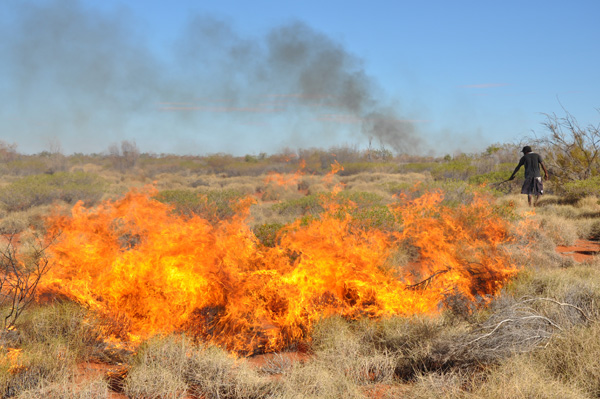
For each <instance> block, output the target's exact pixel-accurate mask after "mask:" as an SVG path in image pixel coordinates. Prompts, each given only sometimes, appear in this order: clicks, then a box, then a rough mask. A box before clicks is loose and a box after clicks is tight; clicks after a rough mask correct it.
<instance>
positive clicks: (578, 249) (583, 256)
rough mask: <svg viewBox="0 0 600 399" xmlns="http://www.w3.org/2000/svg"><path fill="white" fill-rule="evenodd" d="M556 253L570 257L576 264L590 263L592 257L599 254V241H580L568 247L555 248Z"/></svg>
mask: <svg viewBox="0 0 600 399" xmlns="http://www.w3.org/2000/svg"><path fill="white" fill-rule="evenodd" d="M556 252H558V253H559V254H561V255H563V256H570V257H571V258H573V259H575V261H577V262H590V261H592V259H593V258H594V256H596V255H598V254H600V241H598V240H581V239H580V240H577V241H575V243H573V245H570V246H565V245H559V246H557V247H556Z"/></svg>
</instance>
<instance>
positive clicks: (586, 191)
mask: <svg viewBox="0 0 600 399" xmlns="http://www.w3.org/2000/svg"><path fill="white" fill-rule="evenodd" d="M561 188H562V190H561V191H562V193H563V195H564V196H565V197H566V199H567V200H568V201H573V202H575V201H577V200H580V199H582V198H584V197H588V196H591V195H594V196H596V197H600V176H594V177H590V178H589V179H584V180H575V181H570V182H566V183H564V184H563V185H562V187H561Z"/></svg>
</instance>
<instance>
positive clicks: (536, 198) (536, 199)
mask: <svg viewBox="0 0 600 399" xmlns="http://www.w3.org/2000/svg"><path fill="white" fill-rule="evenodd" d="M539 200H540V196H539V195H536V196H535V198H534V200H533V206H537V203H538V201H539Z"/></svg>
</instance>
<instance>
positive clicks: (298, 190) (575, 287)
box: [0, 118, 600, 399]
mask: <svg viewBox="0 0 600 399" xmlns="http://www.w3.org/2000/svg"><path fill="white" fill-rule="evenodd" d="M561 122H562V123H563V125H561V124H560V123H561ZM567 122H572V121H571V120H570V119H568V118H567V119H564V120H562V119H556V118H555V119H552V118H549V121H548V124H549V125H548V128H549V129H550V130H551V133H552V136H550V139H549V140H546V142H540V143H539V147H537V148H536V147H534V151H536V150H538V148H539V152H540V153H542V155H544V156H545V157H546V159H549V165H548V167H549V169H550V170H549V171H550V174H551V176H552V179H551V180H550V181H548V182H546V183H545V186H546V187H545V188H546V190H545V192H546V193H545V195H544V196H543V198H542V199H541V200H540V202H539V204H538V207H537V208H536V209H535V210H532V209H530V208H528V207H527V201H526V199H525V198H524V196H522V195H520V194H519V192H520V181H519V176H517V179H516V180H514V181H511V182H502V181H503V180H505V179H507V178H508V177H509V176H510V173H511V172H512V170H513V169H514V166H515V165H516V163H517V162H518V158H519V153H518V151H519V149H520V145H512V144H503V145H493V146H490V147H489V148H487V149H486V151H484V152H483V153H478V154H455V155H447V156H445V157H440V158H434V157H417V156H400V155H398V156H392V154H391V153H390V152H389V151H383V150H382V151H377V152H372V153H369V152H368V151H362V150H358V149H353V148H333V149H328V150H322V149H307V150H301V151H292V150H284V151H282V152H281V153H278V154H272V155H268V154H248V155H246V156H243V157H234V156H231V155H228V154H212V155H207V156H176V155H170V154H160V155H157V154H144V153H140V152H139V151H138V150H137V148H136V147H135V144H134V143H121V144H120V145H118V146H117V145H115V146H111V148H110V149H109V151H108V152H106V153H104V154H91V155H86V154H73V155H69V156H64V155H61V154H46V153H42V154H35V155H24V154H20V153H18V152H17V148H16V146H15V145H11V144H7V143H0V171H1V172H2V173H1V174H0V231H1V233H2V237H5V238H6V239H10V240H9V241H6V242H5V243H3V244H2V246H1V247H0V258H1V259H2V260H1V262H0V266H1V267H2V272H1V273H0V274H1V275H2V276H4V277H2V278H3V281H4V284H3V285H0V291H1V292H2V295H3V297H6V295H7V294H10V293H12V294H13V296H12V297H10V298H11V301H9V302H6V301H5V302H0V304H2V306H3V307H2V309H0V311H2V312H1V313H0V314H2V315H3V316H6V315H9V316H8V317H7V318H6V319H4V318H3V319H4V320H6V321H8V322H5V327H6V328H4V329H3V330H2V332H1V333H0V398H9V397H15V398H109V397H128V398H139V399H142V398H143V399H148V398H221V399H222V398H257V399H258V398H332V399H333V398H340V397H345V398H370V397H375V398H396V397H404V398H415V399H416V398H436V399H445V398H595V397H598V396H600V367H599V366H598V358H599V357H600V341H599V340H598V339H597V337H598V335H599V334H600V307H599V304H600V258H598V257H596V256H588V257H587V258H586V260H585V261H577V260H574V259H573V258H571V257H568V256H564V255H560V254H558V253H557V252H556V247H557V246H569V245H573V244H575V243H577V242H578V240H597V239H599V238H600V203H599V200H598V195H600V189H598V187H599V185H598V184H597V183H598V178H599V176H598V175H597V172H598V171H600V168H599V167H598V163H597V162H598V161H597V160H595V159H594V161H593V165H588V164H585V165H582V164H581V163H582V162H583V160H584V159H589V157H587V158H586V156H585V154H583V155H582V154H581V151H586V148H587V147H585V148H583V147H582V148H579V149H574V150H573V152H571V153H567V154H565V153H563V155H560V154H561V153H560V151H559V150H561V145H564V143H567V144H568V142H569V140H575V141H576V140H577V139H578V137H577V136H576V135H575V136H574V137H573V134H577V133H580V134H592V133H594V132H590V131H589V130H581V129H580V130H579V131H577V130H571V131H569V130H568V126H567V125H564V124H566V123H567ZM561 126H562V129H563V130H559V128H560V127H561ZM579 138H581V137H579ZM583 139H585V137H583ZM560 140H562V141H560ZM536 152H538V151H536ZM336 154H339V157H337V156H336ZM382 154H383V155H382ZM568 162H570V164H569V163H568ZM578 162H579V163H578ZM555 164H556V165H555ZM569 165H578V166H572V169H573V171H574V173H577V177H576V178H572V179H570V178H568V175H567V174H565V173H563V172H561V173H559V172H558V169H556V168H558V167H559V166H560V167H561V168H562V169H564V168H568V167H571V166H569ZM339 166H341V167H343V169H341V168H340V167H339ZM332 168H333V169H334V171H335V172H336V173H332ZM553 168H554V169H553ZM335 169H337V170H335ZM521 174H522V171H521ZM520 178H521V181H522V175H521V176H520ZM148 186H151V187H153V190H154V191H153V194H152V195H153V198H154V199H156V200H157V201H160V202H161V203H164V204H169V205H170V206H171V207H172V208H171V211H172V212H174V213H176V214H181V215H184V216H185V217H189V218H192V217H196V216H200V217H202V218H203V219H205V220H207V221H208V223H211V224H215V225H216V224H219V223H225V222H227V221H229V220H232V219H233V218H235V217H238V216H237V215H238V209H239V208H238V206H239V203H240V201H246V200H248V198H250V200H248V201H251V202H252V204H251V205H250V207H249V214H248V215H245V217H246V218H247V221H248V223H249V225H250V227H251V229H252V231H253V233H254V235H255V236H256V244H255V245H262V246H265V247H269V248H273V247H276V246H277V242H278V240H279V239H280V234H279V233H280V231H282V230H283V229H285V228H286V226H289V225H290V224H291V223H293V222H295V221H300V223H308V221H310V220H311V218H319V217H320V215H321V214H322V213H323V212H325V211H326V209H327V207H331V206H332V205H331V204H332V198H334V201H333V202H334V204H335V206H336V207H338V208H337V209H345V208H344V207H346V206H347V205H348V204H352V206H351V207H348V209H350V214H351V217H352V228H353V229H358V230H361V229H363V230H368V229H373V228H376V229H379V230H381V231H384V232H389V233H390V234H392V233H394V232H398V231H401V230H402V223H403V221H402V220H399V219H398V218H397V217H395V216H394V214H393V212H392V211H391V210H390V208H389V207H388V205H390V204H392V203H393V202H394V201H396V200H397V199H398V198H402V197H411V198H414V197H416V196H418V195H420V194H423V193H426V192H432V191H436V190H440V191H441V192H443V200H442V203H443V205H444V206H447V207H450V208H456V207H460V206H462V205H465V204H469V203H471V202H472V201H474V198H477V197H478V196H481V195H485V196H488V197H493V198H494V199H493V200H492V202H493V206H494V207H495V212H496V213H497V214H500V215H501V216H502V218H503V219H504V220H506V221H507V222H509V223H510V226H511V231H510V235H511V239H510V240H508V241H507V243H506V244H504V245H503V247H502V250H503V251H506V252H507V253H508V254H509V256H510V260H511V262H512V264H513V265H514V266H515V267H516V268H517V269H518V273H517V274H516V276H515V277H514V278H512V279H511V281H510V282H509V283H508V284H507V285H506V286H504V288H503V289H502V291H501V293H500V294H499V295H498V296H497V297H495V298H493V299H486V300H484V298H482V301H481V303H472V302H469V301H467V300H466V298H464V297H462V296H460V295H455V293H452V292H448V293H447V294H446V299H445V301H444V304H443V309H441V311H440V313H439V314H435V315H427V314H423V315H416V316H393V317H385V318H378V319H369V318H344V317H342V316H339V315H334V316H330V317H324V318H323V319H322V320H320V321H319V322H318V323H317V324H316V326H315V327H314V329H313V330H312V332H311V336H310V337H308V338H307V339H305V340H303V341H301V342H297V343H294V345H290V346H289V347H288V348H287V349H286V351H284V352H282V353H272V354H268V355H260V356H250V357H245V356H241V355H239V354H235V353H230V352H227V351H226V350H225V349H223V348H220V347H217V346H215V345H213V344H211V343H208V342H203V341H202V340H199V339H198V337H195V336H193V335H190V334H186V333H185V332H181V333H175V334H168V335H162V336H160V335H159V336H154V337H152V338H150V339H148V340H143V342H137V343H135V344H131V343H123V342H113V341H110V340H107V339H106V336H105V332H106V331H107V329H112V331H114V330H115V329H118V327H119V320H118V319H115V320H112V321H111V323H113V325H112V326H108V325H107V321H106V320H102V319H101V318H99V317H98V314H97V313H95V312H93V309H89V308H86V307H83V306H81V305H79V304H76V303H74V302H72V301H70V300H69V299H68V298H63V297H60V296H54V297H38V298H37V300H36V301H32V300H31V293H30V295H29V296H26V295H23V296H19V295H16V296H15V295H14V291H11V289H13V288H14V287H20V288H19V289H20V290H21V293H24V291H23V290H25V291H26V292H29V291H27V290H29V289H30V288H31V289H32V292H33V291H34V290H35V287H30V286H27V285H26V284H28V283H29V282H30V280H29V279H30V278H39V279H43V278H44V275H43V274H44V271H45V269H43V268H42V269H40V264H42V265H44V267H45V265H46V263H44V262H50V265H49V266H48V267H51V263H52V259H47V258H45V257H44V253H43V251H44V248H45V246H44V245H51V243H43V242H41V241H36V242H33V241H32V242H31V244H28V242H29V241H27V240H33V239H32V238H31V239H30V238H29V237H39V236H40V235H41V234H44V233H45V229H47V226H46V224H45V218H46V217H47V216H48V215H50V214H55V215H57V214H58V215H60V214H61V213H63V214H64V213H66V212H67V211H68V210H69V209H71V208H72V207H73V206H74V205H75V204H76V203H78V202H79V203H81V204H83V206H84V208H85V209H87V208H93V207H95V206H98V204H100V202H101V201H105V200H109V201H110V200H115V199H118V198H120V197H122V196H123V195H124V194H125V193H126V192H127V191H128V190H130V189H132V188H137V189H141V188H144V187H148ZM332 190H334V191H335V190H338V191H339V194H338V195H335V197H333V196H332ZM473 222H475V221H473ZM132 240H133V238H132ZM132 242H133V241H132ZM16 244H23V245H21V246H16ZM131 245H134V244H131ZM36 251H37V252H36ZM28 254H29V255H28ZM31 254H34V255H31ZM587 255H594V254H593V253H587ZM290 256H294V254H290ZM414 257H415V254H414V250H413V248H411V247H410V246H406V247H405V248H402V250H399V251H397V252H395V253H393V254H392V255H391V258H390V262H389V267H390V270H391V269H393V268H395V267H396V268H397V267H408V266H407V265H410V262H412V261H414ZM20 259H24V261H23V262H21V261H20ZM36 262H37V263H36ZM36 265H37V266H36ZM35 267H37V269H36V268H35ZM36 273H37V274H36ZM32 275H33V277H32ZM15 282H18V283H19V284H21V285H17V283H15ZM0 283H2V282H0ZM23 287H26V288H23ZM418 289H424V290H426V289H427V286H426V284H425V285H424V286H423V287H418ZM21 300H22V301H23V302H20V301H21ZM15 301H16V303H17V307H16V308H17V309H18V310H19V314H18V315H16V316H15V315H14V309H15V304H14V303H15ZM20 304H21V305H22V306H19V305H20ZM11 311H12V312H13V313H11ZM17 316H18V317H17ZM92 365H95V366H94V367H95V369H96V370H98V369H99V370H101V371H100V372H97V373H87V372H85V370H88V369H90V368H93V367H92ZM115 395H117V396H115ZM118 395H120V396H118Z"/></svg>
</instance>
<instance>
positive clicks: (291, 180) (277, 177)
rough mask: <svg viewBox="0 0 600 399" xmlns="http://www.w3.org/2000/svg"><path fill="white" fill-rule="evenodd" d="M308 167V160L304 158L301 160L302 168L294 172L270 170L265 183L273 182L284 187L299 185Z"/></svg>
mask: <svg viewBox="0 0 600 399" xmlns="http://www.w3.org/2000/svg"><path fill="white" fill-rule="evenodd" d="M305 168H306V161H305V160H304V159H302V160H301V161H300V169H298V170H297V171H296V172H294V173H293V174H288V173H286V174H282V173H277V172H270V173H269V174H268V175H267V177H266V178H265V184H269V183H271V182H273V183H275V184H277V185H279V186H284V187H291V186H294V185H297V184H298V182H299V181H300V178H302V176H304V174H305V172H304V169H305Z"/></svg>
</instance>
